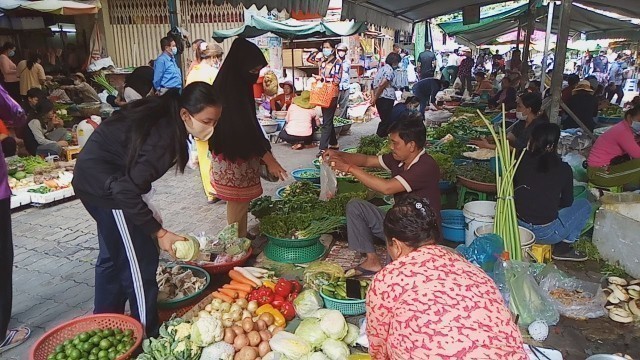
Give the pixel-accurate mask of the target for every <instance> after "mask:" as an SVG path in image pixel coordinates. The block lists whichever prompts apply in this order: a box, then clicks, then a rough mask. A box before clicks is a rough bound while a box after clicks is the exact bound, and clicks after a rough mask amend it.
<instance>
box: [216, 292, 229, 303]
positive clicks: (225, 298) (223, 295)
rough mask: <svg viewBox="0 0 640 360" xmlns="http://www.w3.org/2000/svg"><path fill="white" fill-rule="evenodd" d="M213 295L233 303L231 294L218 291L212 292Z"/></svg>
mask: <svg viewBox="0 0 640 360" xmlns="http://www.w3.org/2000/svg"><path fill="white" fill-rule="evenodd" d="M211 295H213V297H214V298H216V299H220V300H222V301H225V302H228V303H233V298H231V297H229V296H227V295H225V294H222V293H219V292H217V291H214V292H212V293H211Z"/></svg>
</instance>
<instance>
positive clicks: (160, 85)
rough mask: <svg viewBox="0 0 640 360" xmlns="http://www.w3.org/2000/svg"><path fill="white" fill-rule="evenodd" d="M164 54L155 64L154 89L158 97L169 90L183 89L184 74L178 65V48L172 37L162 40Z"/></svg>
mask: <svg viewBox="0 0 640 360" xmlns="http://www.w3.org/2000/svg"><path fill="white" fill-rule="evenodd" d="M160 47H161V48H162V54H160V56H158V58H157V59H156V61H155V62H154V64H153V87H154V88H155V89H156V93H157V94H158V95H162V94H164V93H165V92H167V90H169V89H178V90H180V89H182V74H181V73H180V69H179V68H178V64H177V63H176V58H175V56H176V54H177V53H178V48H177V47H176V43H175V41H173V39H171V38H170V37H168V36H167V37H163V38H162V39H160Z"/></svg>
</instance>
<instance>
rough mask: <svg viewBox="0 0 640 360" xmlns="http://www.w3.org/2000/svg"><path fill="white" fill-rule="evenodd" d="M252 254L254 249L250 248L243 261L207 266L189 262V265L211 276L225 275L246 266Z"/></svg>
mask: <svg viewBox="0 0 640 360" xmlns="http://www.w3.org/2000/svg"><path fill="white" fill-rule="evenodd" d="M251 254H253V248H251V247H250V248H249V250H247V253H246V254H245V255H244V256H243V257H242V259H240V260H236V261H233V262H230V263H226V264H216V265H213V264H212V265H205V264H198V263H194V262H188V264H189V265H194V266H198V267H201V268H203V269H204V270H205V271H206V272H208V273H209V274H211V275H214V274H224V273H228V272H229V271H230V270H233V268H234V267H236V266H242V265H244V263H246V262H247V260H249V258H250V257H251Z"/></svg>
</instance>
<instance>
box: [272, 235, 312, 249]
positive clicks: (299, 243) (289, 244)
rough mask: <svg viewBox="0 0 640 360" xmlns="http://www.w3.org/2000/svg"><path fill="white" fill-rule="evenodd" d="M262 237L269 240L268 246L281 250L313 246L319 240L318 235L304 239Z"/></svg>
mask: <svg viewBox="0 0 640 360" xmlns="http://www.w3.org/2000/svg"><path fill="white" fill-rule="evenodd" d="M264 236H266V237H267V239H269V243H270V244H274V245H276V246H279V247H283V248H304V247H309V246H314V245H315V244H316V243H317V242H318V241H319V240H320V235H318V236H314V237H310V238H306V239H281V238H277V237H275V236H271V235H267V234H264Z"/></svg>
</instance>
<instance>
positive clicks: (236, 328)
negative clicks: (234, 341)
mask: <svg viewBox="0 0 640 360" xmlns="http://www.w3.org/2000/svg"><path fill="white" fill-rule="evenodd" d="M231 330H233V332H234V333H236V335H242V334H244V330H243V329H242V326H238V325H233V326H232V327H231Z"/></svg>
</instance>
